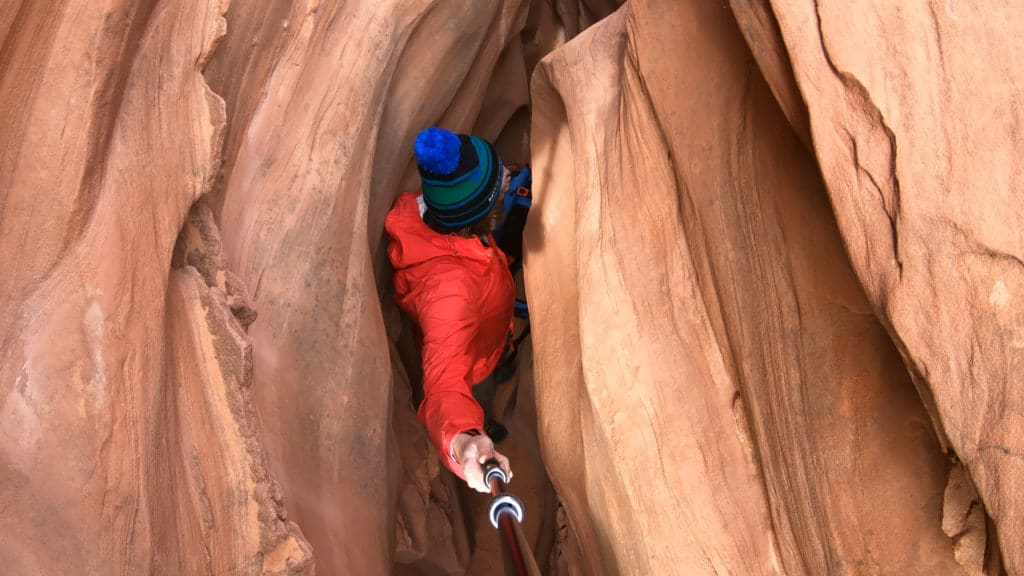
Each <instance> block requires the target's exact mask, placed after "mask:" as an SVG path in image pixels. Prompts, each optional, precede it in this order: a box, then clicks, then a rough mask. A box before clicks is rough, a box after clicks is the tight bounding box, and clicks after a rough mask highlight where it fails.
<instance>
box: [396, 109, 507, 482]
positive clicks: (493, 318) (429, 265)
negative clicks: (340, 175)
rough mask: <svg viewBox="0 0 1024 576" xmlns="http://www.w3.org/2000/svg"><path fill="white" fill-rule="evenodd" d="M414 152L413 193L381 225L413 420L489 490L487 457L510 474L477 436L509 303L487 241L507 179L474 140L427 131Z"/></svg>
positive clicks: (502, 264) (451, 464)
mask: <svg viewBox="0 0 1024 576" xmlns="http://www.w3.org/2000/svg"><path fill="white" fill-rule="evenodd" d="M414 149H415V153H416V162H417V167H418V169H419V173H420V178H421V181H422V188H423V189H422V193H406V194H402V195H401V196H399V198H398V199H397V200H396V201H395V204H394V206H393V207H392V209H391V211H390V212H389V213H388V215H387V218H386V219H385V223H384V226H385V229H386V231H387V233H388V235H389V236H390V243H389V245H388V256H389V258H390V259H391V263H392V265H393V266H394V268H395V275H394V282H395V293H396V300H397V302H398V305H399V307H400V308H401V309H402V310H403V311H404V312H405V313H406V314H408V315H409V317H410V318H412V320H413V322H415V324H416V325H417V327H418V329H419V332H420V335H421V336H422V347H421V352H422V358H423V394H424V398H423V402H422V404H420V407H419V412H418V414H419V419H420V420H421V421H422V422H423V424H424V426H425V427H426V429H427V433H428V434H429V436H430V439H431V441H432V443H433V444H434V446H435V447H436V448H437V450H438V453H439V454H440V455H441V459H442V461H444V462H445V464H446V465H447V466H448V468H449V469H451V470H452V472H454V473H455V474H456V475H458V476H459V477H460V478H462V479H463V480H465V481H466V482H467V483H468V484H469V486H470V487H471V488H474V489H476V490H477V491H480V492H489V491H490V490H489V489H488V487H487V486H486V485H485V484H484V480H483V472H484V470H483V464H484V463H485V462H486V461H487V460H489V459H491V458H495V459H497V460H498V462H499V463H500V465H501V467H502V468H503V469H504V470H505V472H506V474H507V475H508V476H509V478H510V479H511V475H512V471H511V469H510V467H509V462H508V459H507V458H506V457H505V456H504V455H502V454H501V453H499V452H498V451H496V450H495V449H494V443H493V442H492V439H491V438H490V437H489V436H488V434H487V433H485V432H484V430H485V422H493V420H491V419H490V416H491V414H490V402H491V400H492V399H493V394H494V382H493V380H494V378H493V372H494V369H495V368H496V367H497V365H498V363H499V361H500V360H501V358H502V355H503V352H504V351H505V350H506V346H507V345H508V343H509V337H510V334H511V329H512V316H513V307H514V303H515V286H514V281H513V279H512V274H511V273H510V272H509V266H508V260H507V259H506V256H505V254H504V253H502V251H501V249H500V248H499V247H498V246H497V245H496V243H495V240H494V236H493V235H492V232H493V231H494V230H495V227H496V226H497V225H498V223H499V220H500V218H501V215H502V202H499V199H501V198H502V197H503V196H504V194H505V192H506V191H507V189H508V186H509V178H510V175H509V173H508V171H507V170H506V168H505V166H504V165H503V164H502V162H501V160H500V159H499V158H498V154H497V153H496V152H495V150H494V147H493V146H492V145H491V144H490V143H488V142H487V141H485V140H484V139H482V138H478V137H476V136H470V135H465V134H455V133H452V132H449V131H447V130H442V129H438V128H428V129H426V130H424V131H422V132H420V134H419V135H418V136H417V138H416V143H415V146H414ZM474 393H476V394H474ZM488 396H489V397H488ZM481 404H482V406H481ZM499 428H500V427H499Z"/></svg>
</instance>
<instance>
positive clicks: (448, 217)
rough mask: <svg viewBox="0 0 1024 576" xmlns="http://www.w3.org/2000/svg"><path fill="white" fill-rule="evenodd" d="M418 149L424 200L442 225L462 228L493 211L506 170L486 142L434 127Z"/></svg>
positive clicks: (423, 135)
mask: <svg viewBox="0 0 1024 576" xmlns="http://www.w3.org/2000/svg"><path fill="white" fill-rule="evenodd" d="M415 150H416V164H417V167H418V168H419V172H420V178H421V179H422V180H423V199H424V200H425V201H426V203H427V207H429V208H430V210H431V212H432V214H433V216H434V219H435V220H436V221H437V222H438V223H439V224H441V225H442V226H447V227H449V228H461V227H463V226H466V225H468V224H471V223H473V222H474V221H476V220H479V219H480V218H483V217H484V216H486V215H487V213H488V212H490V211H491V208H492V207H493V206H494V203H495V202H496V201H497V200H498V193H499V192H500V191H501V181H502V178H503V177H504V172H505V167H504V166H503V165H502V163H501V160H500V159H499V158H498V153H497V152H495V151H494V147H493V146H491V145H490V144H489V143H488V142H487V141H486V140H484V139H483V138H478V137H476V136H468V135H466V134H454V133H452V132H449V131H447V130H443V129H440V128H433V127H431V128H427V129H426V130H424V131H422V132H420V133H419V136H417V137H416V145H415Z"/></svg>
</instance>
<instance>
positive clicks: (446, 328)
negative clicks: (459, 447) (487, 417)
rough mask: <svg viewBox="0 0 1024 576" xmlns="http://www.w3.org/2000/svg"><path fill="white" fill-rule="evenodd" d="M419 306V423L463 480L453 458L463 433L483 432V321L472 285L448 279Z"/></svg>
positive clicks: (449, 465)
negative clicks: (479, 375)
mask: <svg viewBox="0 0 1024 576" xmlns="http://www.w3.org/2000/svg"><path fill="white" fill-rule="evenodd" d="M445 280H446V281H445V282H443V283H440V284H439V285H438V286H437V287H435V288H434V289H432V290H431V291H430V293H428V294H426V295H425V297H424V298H423V300H421V304H420V306H419V307H418V308H419V310H418V312H419V313H418V316H419V324H420V328H421V329H422V331H423V396H424V398H423V403H422V404H420V409H419V418H420V420H421V421H422V422H423V425H424V426H425V427H426V429H427V433H428V434H429V435H430V439H431V441H432V442H433V443H434V446H435V447H436V448H437V451H438V452H439V453H440V455H441V460H442V461H444V463H445V464H446V465H447V466H448V468H449V469H451V470H452V472H454V473H455V474H456V475H458V476H459V477H462V470H461V466H459V465H458V464H456V463H455V462H454V461H453V460H452V459H451V456H450V453H451V452H450V450H451V442H452V440H453V439H454V438H455V436H457V435H458V434H459V433H460V432H463V431H465V430H470V429H473V428H481V429H482V428H483V417H484V416H483V410H482V409H481V408H480V405H479V404H478V403H477V401H476V400H475V399H474V398H473V392H472V388H473V385H474V384H476V383H475V382H470V381H469V379H470V374H471V372H472V368H473V361H474V356H473V354H472V352H471V350H472V346H473V339H474V338H475V337H476V333H477V328H478V323H479V319H478V317H477V310H476V307H475V306H474V305H473V298H472V295H471V294H469V293H468V291H469V288H468V285H467V283H465V282H459V281H458V279H451V278H446V279H445Z"/></svg>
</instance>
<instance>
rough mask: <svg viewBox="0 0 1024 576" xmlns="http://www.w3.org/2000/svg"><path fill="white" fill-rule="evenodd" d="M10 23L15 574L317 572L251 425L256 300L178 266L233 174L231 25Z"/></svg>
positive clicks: (210, 265) (0, 289) (8, 381)
mask: <svg viewBox="0 0 1024 576" xmlns="http://www.w3.org/2000/svg"><path fill="white" fill-rule="evenodd" d="M0 22H3V26H0V30H2V31H3V33H4V35H3V46H4V52H3V56H2V60H0V71H2V72H3V73H2V74H0V86H2V90H0V110H2V115H0V123H2V126H3V127H2V131H3V133H4V142H3V145H2V146H3V149H2V152H0V179H2V184H0V190H2V195H0V198H2V212H0V229H2V230H3V234H2V235H0V254H2V255H3V256H2V257H3V262H4V264H5V266H4V267H5V270H6V272H5V273H4V274H3V279H2V280H0V283H2V286H0V325H3V326H4V335H3V341H2V345H0V434H2V437H3V438H4V442H3V443H2V445H0V463H2V465H0V510H2V511H3V512H2V513H0V558H2V563H3V566H4V568H3V569H4V572H5V573H10V574H144V573H159V574H184V573H195V574H199V573H255V572H264V573H268V574H312V558H311V553H310V549H309V546H308V544H307V543H306V542H305V540H304V539H303V537H302V536H301V534H300V533H299V531H298V530H297V528H296V527H295V526H293V525H290V524H288V523H287V522H286V520H285V519H284V516H285V515H284V512H283V510H282V509H281V506H280V499H279V497H278V496H277V492H278V491H279V490H278V489H277V487H276V485H275V484H274V483H273V481H272V480H270V478H269V477H268V475H267V470H266V465H265V457H264V454H263V451H262V448H261V446H260V444H259V440H258V438H259V427H258V424H257V422H256V420H255V419H254V418H253V417H252V410H251V403H250V402H249V400H248V395H249V392H248V386H249V385H250V384H251V372H250V353H251V352H250V346H249V343H248V341H247V339H246V338H245V336H244V333H243V332H242V328H241V325H240V323H239V322H238V320H236V319H235V317H234V316H233V315H232V313H231V307H230V305H229V303H228V299H229V298H231V299H234V300H236V305H237V306H238V309H239V312H240V314H241V315H242V316H243V317H245V316H246V314H245V313H244V311H243V309H244V305H242V304H241V302H242V301H244V294H242V293H240V292H238V291H237V290H236V289H237V285H233V284H232V285H231V286H229V283H228V282H227V281H226V279H224V280H223V283H218V282H216V281H214V282H211V283H207V281H205V280H204V276H205V277H210V278H213V277H216V276H218V274H219V273H220V272H222V271H223V267H221V269H220V271H218V269H216V268H215V267H214V266H215V264H216V259H215V258H214V259H207V260H206V261H205V262H202V263H200V262H199V261H196V265H198V266H200V267H201V268H202V269H203V274H202V275H201V274H200V273H199V272H197V270H196V269H195V268H193V267H191V266H185V267H182V268H180V269H177V270H173V271H172V270H171V257H172V251H173V249H174V246H175V240H176V238H177V237H178V236H179V230H181V228H182V226H183V225H184V223H185V219H186V215H187V214H188V213H189V210H190V207H191V206H192V205H193V203H194V202H195V201H196V200H197V199H198V198H199V197H200V196H202V195H203V194H204V193H205V192H206V191H207V190H208V189H209V188H210V186H211V185H212V182H213V180H214V177H215V175H216V171H217V168H218V165H219V157H220V145H221V141H222V135H223V129H224V125H225V119H224V106H223V102H222V101H221V100H220V98H218V97H217V96H216V95H215V94H213V93H212V92H211V91H210V90H209V89H208V87H207V86H206V83H205V82H204V79H203V77H202V74H201V68H202V66H203V64H204V62H205V61H206V60H207V59H208V58H209V55H210V53H211V51H212V50H213V48H214V44H215V42H216V40H217V39H218V38H219V37H220V36H221V35H222V34H223V32H224V21H223V18H222V7H221V6H220V4H219V3H218V2H205V1H203V2H201V1H188V2H180V3H176V4H174V5H160V6H152V5H140V4H138V3H130V2H111V3H108V5H106V6H101V5H99V4H98V3H95V2H65V3H42V2H36V3H14V5H13V6H12V5H11V4H7V5H5V8H4V11H3V12H2V13H0ZM203 228H204V232H203V233H202V234H198V233H197V234H198V236H197V237H198V238H200V241H199V242H198V243H197V244H196V246H195V247H196V248H197V249H199V247H200V246H209V248H207V249H206V251H207V252H209V251H210V250H213V251H216V249H215V245H216V231H215V226H213V225H212V224H210V225H207V226H204V227H203ZM200 251H202V250H200ZM226 290H227V291H232V295H231V296H230V297H229V296H227V295H226V294H225V292H224V291H226Z"/></svg>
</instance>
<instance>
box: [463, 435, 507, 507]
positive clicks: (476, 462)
mask: <svg viewBox="0 0 1024 576" xmlns="http://www.w3.org/2000/svg"><path fill="white" fill-rule="evenodd" d="M452 453H454V454H455V458H456V459H457V460H458V461H459V463H460V464H461V465H462V475H463V476H465V477H466V483H467V484H469V487H470V488H472V489H474V490H476V491H477V492H483V493H485V494H490V492H491V487H490V486H488V485H487V484H485V483H484V462H487V461H488V460H490V459H491V458H494V459H495V460H497V461H498V464H499V465H500V466H501V469H502V470H504V471H505V476H506V477H508V479H509V481H511V480H512V469H511V468H509V465H508V458H506V457H505V456H504V455H503V454H501V453H500V452H498V451H496V450H495V449H494V442H491V439H490V438H488V437H487V436H485V435H480V436H470V435H469V434H459V435H458V436H456V437H455V439H454V440H452Z"/></svg>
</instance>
